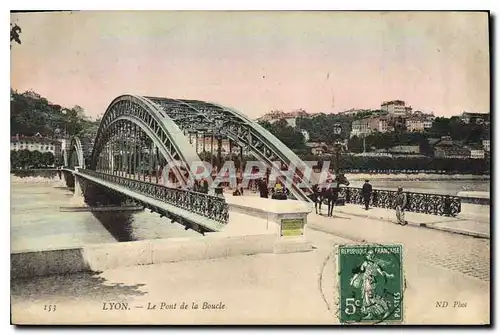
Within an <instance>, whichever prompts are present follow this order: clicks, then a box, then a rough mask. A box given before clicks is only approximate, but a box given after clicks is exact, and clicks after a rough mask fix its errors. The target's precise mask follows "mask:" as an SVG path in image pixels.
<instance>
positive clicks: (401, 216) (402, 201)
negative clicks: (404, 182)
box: [394, 187, 408, 226]
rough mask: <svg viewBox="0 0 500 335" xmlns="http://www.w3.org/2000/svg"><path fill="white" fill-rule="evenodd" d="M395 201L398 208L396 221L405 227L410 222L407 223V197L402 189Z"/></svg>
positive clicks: (399, 190) (400, 188) (399, 189)
mask: <svg viewBox="0 0 500 335" xmlns="http://www.w3.org/2000/svg"><path fill="white" fill-rule="evenodd" d="M394 201H395V207H396V219H397V220H398V223H399V224H400V225H402V226H404V225H405V224H407V223H408V221H405V213H404V209H405V207H406V202H407V197H406V193H404V192H403V188H402V187H399V188H398V192H397V193H396V198H395V199H394Z"/></svg>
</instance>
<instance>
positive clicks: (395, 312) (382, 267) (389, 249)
mask: <svg viewBox="0 0 500 335" xmlns="http://www.w3.org/2000/svg"><path fill="white" fill-rule="evenodd" d="M337 269H338V284H339V299H340V302H339V309H340V310H339V318H340V322H341V323H373V324H374V323H400V322H402V321H403V285H404V278H403V248H402V246H401V245H400V244H385V245H380V244H361V245H340V246H339V247H338V267H337Z"/></svg>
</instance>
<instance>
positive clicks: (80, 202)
mask: <svg viewBox="0 0 500 335" xmlns="http://www.w3.org/2000/svg"><path fill="white" fill-rule="evenodd" d="M74 177H75V193H74V194H73V198H71V205H73V206H76V207H86V206H87V205H86V204H85V198H84V196H83V190H82V185H81V183H83V180H82V179H81V177H79V176H78V175H74Z"/></svg>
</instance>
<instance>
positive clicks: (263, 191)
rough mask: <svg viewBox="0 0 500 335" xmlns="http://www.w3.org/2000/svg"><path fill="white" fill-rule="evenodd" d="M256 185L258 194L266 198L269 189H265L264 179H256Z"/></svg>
mask: <svg viewBox="0 0 500 335" xmlns="http://www.w3.org/2000/svg"><path fill="white" fill-rule="evenodd" d="M257 187H258V188H259V194H260V197H261V198H267V197H268V196H269V191H268V189H267V183H266V181H265V180H262V178H260V179H259V180H258V181H257Z"/></svg>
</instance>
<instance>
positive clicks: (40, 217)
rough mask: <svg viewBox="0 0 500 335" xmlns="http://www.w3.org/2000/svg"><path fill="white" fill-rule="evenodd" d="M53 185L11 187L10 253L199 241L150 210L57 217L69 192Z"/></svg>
mask: <svg viewBox="0 0 500 335" xmlns="http://www.w3.org/2000/svg"><path fill="white" fill-rule="evenodd" d="M55 185H56V184H55V183H31V184H29V183H15V182H13V183H11V252H14V251H25V250H41V249H53V248H56V249H57V248H67V247H75V246H82V245H86V244H96V243H113V242H122V241H137V240H146V239H158V238H170V237H189V236H201V235H200V234H198V233H197V232H194V231H192V230H184V226H182V225H180V224H177V223H171V222H170V220H168V219H166V218H160V216H159V215H158V214H155V213H150V212H149V211H141V212H135V213H130V212H97V213H90V212H61V211H60V207H64V206H71V204H70V199H71V197H72V196H73V194H72V191H70V190H68V189H66V188H60V187H57V186H55Z"/></svg>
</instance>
